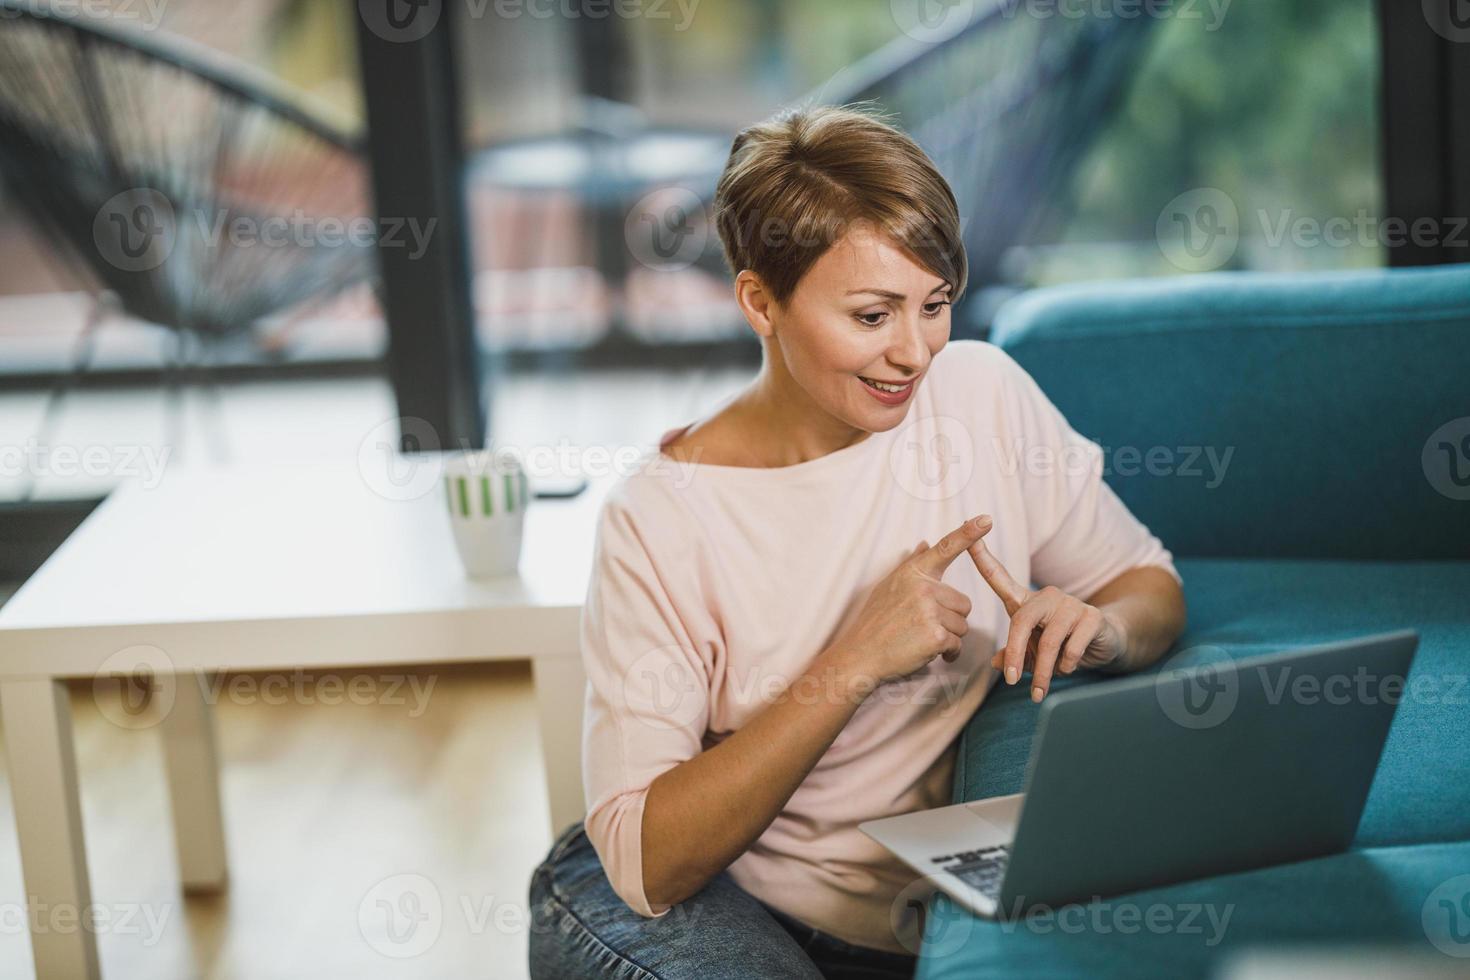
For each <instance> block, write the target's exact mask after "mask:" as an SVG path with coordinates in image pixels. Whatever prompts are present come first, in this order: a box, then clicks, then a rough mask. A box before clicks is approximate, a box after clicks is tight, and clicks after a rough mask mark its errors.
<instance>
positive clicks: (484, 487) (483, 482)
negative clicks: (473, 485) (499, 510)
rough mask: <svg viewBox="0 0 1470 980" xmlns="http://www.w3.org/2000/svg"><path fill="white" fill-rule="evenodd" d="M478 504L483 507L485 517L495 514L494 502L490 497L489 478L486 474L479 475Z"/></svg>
mask: <svg viewBox="0 0 1470 980" xmlns="http://www.w3.org/2000/svg"><path fill="white" fill-rule="evenodd" d="M480 506H481V507H482V508H484V511H485V516H486V517H491V516H493V515H494V514H495V502H494V501H493V500H491V499H490V478H489V477H488V476H482V477H480Z"/></svg>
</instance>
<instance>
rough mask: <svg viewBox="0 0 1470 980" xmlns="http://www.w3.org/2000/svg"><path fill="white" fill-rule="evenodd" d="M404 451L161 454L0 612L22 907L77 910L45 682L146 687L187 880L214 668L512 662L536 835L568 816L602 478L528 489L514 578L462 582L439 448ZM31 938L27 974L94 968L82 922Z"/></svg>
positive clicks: (62, 768)
mask: <svg viewBox="0 0 1470 980" xmlns="http://www.w3.org/2000/svg"><path fill="white" fill-rule="evenodd" d="M419 459H420V463H419V468H418V469H416V470H412V471H410V472H408V473H405V472H404V471H402V470H401V469H400V470H399V471H396V472H395V473H394V475H392V476H390V475H389V474H388V472H387V471H386V470H384V469H383V468H382V467H381V466H375V465H373V464H371V463H369V464H359V463H358V462H356V461H347V462H340V463H339V462H322V463H309V464H282V465H277V466H269V467H264V466H250V467H238V468H234V467H226V468H186V467H182V466H172V467H170V468H168V469H167V471H166V473H165V476H164V478H163V480H162V482H161V483H160V484H159V485H158V486H156V487H148V486H145V485H144V484H143V483H142V482H141V481H140V480H136V479H135V480H133V481H130V482H124V483H122V484H121V485H120V486H119V487H118V488H117V489H116V490H115V491H113V492H112V493H111V494H110V495H109V496H108V498H107V499H106V500H105V501H104V502H103V503H102V504H100V505H99V506H98V508H97V509H96V511H94V512H93V513H92V514H91V515H90V516H89V517H88V518H87V519H86V521H84V522H83V523H82V525H81V526H80V527H79V528H78V529H77V530H76V531H75V532H74V533H73V534H72V535H71V537H70V538H68V539H67V541H66V542H65V543H64V544H63V545H62V546H61V547H60V548H59V549H58V550H57V551H56V553H55V554H53V555H52V556H51V558H50V559H49V560H47V562H46V563H45V564H44V565H43V566H42V567H41V568H40V570H39V571H37V572H36V574H35V575H34V576H32V577H31V578H30V579H29V580H28V581H27V582H26V583H25V584H24V585H23V586H22V587H21V589H20V590H19V591H18V592H17V593H16V594H15V595H14V596H13V597H12V598H11V599H10V601H9V602H8V603H7V604H6V605H5V606H4V607H0V719H3V722H4V726H5V742H6V749H7V755H8V758H9V765H10V779H11V785H12V797H13V799H14V806H15V818H16V826H17V830H18V833H19V838H20V849H21V863H22V869H23V872H24V876H25V886H26V894H27V896H28V901H31V902H37V903H44V905H46V906H49V907H51V908H71V909H76V910H85V909H87V908H88V907H89V906H90V904H91V897H90V895H91V892H90V887H89V884H88V875H87V859H86V848H85V846H84V844H83V839H82V824H81V813H80V804H79V797H78V790H77V768H76V759H75V755H74V753H73V749H72V732H71V717H70V708H69V703H68V700H67V692H66V686H65V683H64V681H65V680H66V679H69V678H97V677H99V676H103V677H112V676H115V675H117V674H118V673H119V672H123V673H127V672H128V670H129V669H130V667H133V666H146V667H150V668H151V669H152V670H153V671H155V672H156V673H157V675H158V678H159V682H158V691H157V694H156V695H155V700H156V702H157V704H156V705H155V707H154V709H153V710H154V712H155V713H154V715H152V716H150V717H155V718H157V723H158V724H159V725H160V726H161V732H162V735H163V743H164V747H165V755H166V759H167V769H168V779H169V792H170V797H171V801H172V806H173V817H174V833H175V839H176V844H177V849H178V860H179V871H180V877H181V879H182V885H183V887H184V888H185V889H186V890H195V889H206V890H207V889H216V888H220V887H222V886H223V885H224V883H225V879H226V861H225V844H224V830H223V822H222V819H221V809H220V794H219V781H218V776H217V772H216V763H215V741H214V731H213V723H212V712H211V709H210V704H211V702H212V700H213V697H214V695H212V694H211V693H210V692H211V691H216V690H218V687H217V686H211V685H207V684H206V683H204V679H205V678H207V677H209V676H210V673H211V672H214V671H221V670H253V671H259V670H267V671H269V670H281V671H298V670H304V671H313V670H315V671H320V670H321V669H323V668H347V667H371V666H375V665H393V664H396V665H412V664H433V663H448V662H464V661H488V660H530V661H531V664H532V669H533V672H534V676H535V687H536V699H537V703H538V709H539V713H540V719H541V726H540V727H541V747H542V753H543V757H544V763H545V767H546V785H547V794H548V798H549V800H550V804H551V806H550V809H551V823H552V830H553V831H554V832H555V831H559V830H561V829H562V828H564V827H566V826H567V825H569V824H570V823H572V822H574V821H576V820H578V819H580V818H581V816H582V812H583V800H582V789H581V775H580V767H579V760H580V748H581V745H580V742H581V719H582V715H581V712H582V702H583V696H584V686H585V683H586V682H585V678H584V675H583V673H582V669H581V662H580V659H579V655H578V621H579V618H580V615H581V608H582V603H583V600H584V599H585V597H586V591H587V581H588V575H589V572H590V569H591V562H592V549H593V541H594V534H595V529H596V520H597V513H598V508H599V506H600V504H601V501H602V498H603V497H604V496H605V494H606V492H607V490H608V488H609V487H610V486H611V484H612V482H613V479H612V478H611V477H603V478H599V479H595V480H594V481H593V483H592V486H591V487H589V488H588V489H587V490H586V491H584V492H583V493H582V494H581V495H580V496H578V497H575V498H570V499H566V500H549V499H538V500H535V501H533V503H532V506H531V508H530V509H529V511H528V512H527V517H526V521H527V523H526V533H525V540H524V546H523V552H522V557H521V564H520V574H519V575H518V576H509V577H504V578H498V579H484V580H478V581H477V580H470V579H467V578H466V577H465V576H464V574H463V572H462V571H461V568H460V565H459V563H458V560H457V557H456V555H455V552H454V544H453V539H452V537H451V534H450V530H449V524H448V520H447V518H446V515H445V513H444V506H445V500H444V493H443V489H442V487H441V486H440V485H439V484H438V482H437V481H436V480H435V479H434V474H435V473H436V472H437V460H436V459H432V458H419ZM426 474H427V475H426ZM121 723H124V724H131V723H133V722H132V721H131V720H130V719H122V720H121ZM141 723H147V722H146V721H145V722H141ZM406 723H411V722H406ZM503 748H507V749H516V750H519V748H520V747H519V746H505V747H503ZM28 921H32V922H34V921H36V920H35V918H34V917H31V916H28ZM31 943H32V947H33V949H34V952H35V963H36V975H37V976H38V977H39V978H41V980H49V978H52V977H58V978H68V980H71V978H87V980H95V978H97V977H98V976H99V969H98V965H97V949H96V938H95V936H94V935H93V934H91V933H90V932H88V931H86V930H84V929H75V930H69V931H63V930H48V931H41V932H36V931H33V932H32V935H31Z"/></svg>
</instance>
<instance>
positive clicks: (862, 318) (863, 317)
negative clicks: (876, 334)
mask: <svg viewBox="0 0 1470 980" xmlns="http://www.w3.org/2000/svg"><path fill="white" fill-rule="evenodd" d="M853 315H854V316H856V317H857V321H858V322H859V323H861V324H863V325H864V326H867V327H876V326H878V325H879V324H881V323H882V322H883V318H884V317H886V316H887V315H888V313H887V311H885V310H879V311H878V312H876V313H855V314H853Z"/></svg>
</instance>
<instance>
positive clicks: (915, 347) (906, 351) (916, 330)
mask: <svg viewBox="0 0 1470 980" xmlns="http://www.w3.org/2000/svg"><path fill="white" fill-rule="evenodd" d="M928 359H929V345H928V343H927V342H926V341H925V340H924V331H923V329H922V328H921V327H920V326H919V323H918V319H917V317H915V318H913V319H912V320H909V321H908V322H906V323H905V324H904V326H903V330H902V332H901V333H900V335H899V336H898V337H897V338H896V339H895V340H894V343H893V346H892V347H890V348H889V349H888V360H889V362H890V363H891V364H893V365H894V366H895V367H898V368H903V369H904V370H907V371H909V372H911V373H915V374H917V373H918V372H919V371H921V370H923V368H924V364H925V362H926V361H927V360H928Z"/></svg>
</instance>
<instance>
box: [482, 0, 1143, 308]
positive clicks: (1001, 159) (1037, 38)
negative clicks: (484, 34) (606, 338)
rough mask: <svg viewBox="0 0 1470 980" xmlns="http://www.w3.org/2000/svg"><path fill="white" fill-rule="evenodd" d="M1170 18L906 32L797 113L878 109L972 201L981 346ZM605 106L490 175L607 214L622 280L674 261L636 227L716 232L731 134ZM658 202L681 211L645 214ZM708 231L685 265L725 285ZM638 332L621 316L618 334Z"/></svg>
mask: <svg viewBox="0 0 1470 980" xmlns="http://www.w3.org/2000/svg"><path fill="white" fill-rule="evenodd" d="M958 9H963V8H962V7H961V8H958ZM1155 20H1156V19H1155V18H1149V17H1139V16H1089V17H1082V18H1078V17H1063V16H1060V15H1058V16H1054V17H1049V18H1047V17H1038V16H1032V15H1029V14H1027V13H1026V12H1024V11H1022V10H1020V8H1018V7H1016V5H1014V4H1008V3H1002V2H995V3H993V4H991V5H989V6H980V7H978V8H977V9H976V10H975V12H974V13H973V14H972V15H971V16H969V17H967V18H965V20H964V22H963V23H958V24H956V26H954V27H953V28H952V29H950V30H948V31H947V32H945V33H943V34H937V33H935V32H932V31H929V30H927V29H924V30H919V31H915V34H919V35H921V36H918V37H915V36H909V35H903V36H901V37H899V38H898V39H896V40H894V41H892V42H890V43H888V44H886V45H884V46H883V47H881V48H879V49H878V50H877V51H875V52H873V53H872V54H871V55H869V56H868V57H866V58H864V59H862V60H861V61H859V62H857V63H856V64H854V65H852V66H850V67H848V68H847V69H844V70H843V71H841V72H839V73H837V74H836V75H835V76H833V77H832V78H830V79H828V80H827V81H826V82H824V83H823V84H822V85H820V86H818V87H817V88H816V89H815V90H814V91H812V92H809V93H806V94H805V95H804V96H802V97H800V98H798V99H796V100H794V101H793V102H792V103H790V104H791V105H811V104H825V105H843V104H849V103H854V102H867V103H871V104H872V105H874V106H875V107H876V108H878V109H881V110H885V111H887V112H890V113H892V114H893V115H894V116H896V117H897V121H898V123H899V124H900V125H901V126H903V127H904V129H905V130H906V131H907V132H909V133H910V135H912V136H913V137H914V138H915V139H916V140H917V141H918V142H919V144H920V145H921V146H923V147H924V149H925V150H926V151H927V152H928V153H929V154H930V156H931V157H932V158H933V159H934V161H935V163H936V164H937V165H938V167H939V169H940V171H941V172H943V173H944V175H945V177H946V178H947V179H948V180H949V182H950V184H951V186H952V187H953V188H954V191H955V195H956V197H957V198H958V200H959V205H960V214H961V217H962V220H963V223H964V239H965V250H966V254H967V257H968V259H969V263H970V269H971V281H972V283H973V284H974V287H975V288H974V290H973V291H972V292H971V293H970V294H969V296H968V297H967V300H966V305H967V306H969V307H971V309H968V310H962V311H960V312H959V316H960V317H961V319H960V320H959V321H958V322H959V324H961V330H962V331H963V332H964V333H969V334H979V333H981V332H983V329H984V324H985V319H986V310H985V309H984V308H985V307H987V306H989V305H991V303H992V302H993V300H985V299H982V298H980V297H982V296H983V294H984V293H985V291H986V289H987V287H998V286H999V284H1001V283H1003V282H1004V281H1005V274H1004V270H1003V268H1002V263H1003V259H1004V257H1005V255H1006V253H1007V251H1008V250H1009V249H1011V248H1012V247H1013V246H1016V245H1020V244H1025V243H1028V242H1031V241H1035V240H1037V239H1038V238H1039V236H1042V235H1043V234H1045V233H1046V232H1047V231H1049V230H1052V229H1055V228H1056V227H1058V226H1059V225H1060V224H1061V222H1063V221H1064V220H1065V218H1066V217H1067V215H1068V214H1069V213H1070V212H1071V202H1070V194H1069V192H1070V189H1071V183H1072V178H1073V176H1074V174H1075V173H1076V168H1077V165H1078V163H1079V162H1080V161H1081V160H1082V158H1083V157H1084V155H1085V154H1086V152H1087V150H1088V149H1089V148H1090V147H1091V146H1092V145H1093V143H1094V141H1095V139H1096V137H1097V136H1098V134H1099V133H1100V132H1102V130H1103V128H1104V127H1105V126H1106V125H1107V122H1108V120H1109V119H1110V118H1111V117H1112V113H1113V111H1114V110H1115V109H1116V108H1117V107H1118V106H1119V105H1121V104H1122V102H1123V99H1124V96H1125V94H1126V92H1127V89H1128V83H1129V82H1130V81H1131V80H1132V78H1133V77H1134V75H1135V73H1136V68H1137V65H1138V63H1139V60H1140V59H1141V57H1142V55H1143V53H1144V52H1145V51H1146V48H1147V41H1148V40H1149V38H1150V37H1151V35H1152V28H1153V26H1154V23H1155ZM917 26H919V27H921V28H922V27H923V25H917ZM589 105H590V109H589V112H588V113H587V116H588V118H589V120H590V119H593V118H596V119H600V120H603V121H604V123H605V125H604V126H603V128H602V129H600V130H594V129H593V128H592V127H590V125H589V126H584V127H582V128H581V129H579V130H578V131H576V132H572V133H566V134H561V135H555V136H549V137H539V138H537V139H536V140H532V141H526V142H524V143H510V144H504V145H500V146H492V147H489V148H487V149H485V150H484V151H482V152H481V154H480V155H479V157H478V159H477V163H476V170H475V172H476V173H477V175H478V177H479V179H483V180H486V181H487V182H489V183H492V184H496V185H499V186H505V187H511V188H517V189H538V188H539V189H558V190H569V191H572V192H574V193H576V194H577V195H578V196H579V197H580V198H581V199H582V200H583V201H584V202H586V203H587V205H588V206H589V208H590V210H591V212H592V215H593V219H594V224H595V226H596V229H597V233H596V236H595V237H596V243H597V246H598V247H597V253H598V266H599V271H600V272H601V274H602V275H603V277H604V278H605V279H608V280H610V281H612V280H616V279H617V278H619V277H622V276H624V275H626V274H627V272H628V269H629V268H630V262H629V255H628V251H629V249H630V248H631V249H632V250H633V252H634V255H633V257H634V258H636V259H638V260H639V261H641V262H643V263H644V264H649V265H653V266H654V267H658V266H659V264H660V263H659V261H658V257H657V256H651V255H648V254H637V253H638V252H640V251H641V252H644V253H647V252H649V249H648V248H647V247H645V248H643V249H637V248H633V246H634V242H633V240H632V238H631V236H629V237H628V240H627V241H626V242H625V241H624V221H625V219H626V220H628V221H630V222H632V221H634V220H636V219H643V220H644V221H645V223H647V224H650V225H652V226H654V227H655V228H656V227H657V226H659V225H660V224H662V223H666V222H669V221H673V222H675V223H684V222H685V221H686V219H687V221H690V222H699V221H703V220H704V216H702V215H700V214H698V213H697V211H698V210H699V209H698V208H696V207H694V206H693V205H696V204H697V205H700V206H702V208H703V210H704V211H705V213H706V215H707V213H708V210H709V207H710V205H711V204H712V202H713V197H714V188H715V181H716V179H717V178H718V176H719V172H720V170H721V169H722V167H723V166H724V162H725V159H726V155H727V154H728V152H729V145H730V137H731V134H723V135H721V134H718V133H709V132H698V131H693V130H690V131H686V132H682V133H670V132H668V131H666V130H658V129H654V128H651V127H648V126H646V124H645V123H644V122H643V120H642V117H641V115H640V114H639V112H638V111H637V110H636V109H635V108H633V107H631V106H626V105H621V104H618V103H610V102H607V101H606V100H589ZM591 109H595V110H599V111H595V112H594V111H590V110H591ZM662 147H670V148H672V149H667V150H663V149H661V148H662ZM650 150H651V152H650ZM548 161H549V162H548ZM660 186H664V187H668V186H673V187H677V188H681V189H682V190H683V191H686V192H688V193H687V194H685V195H684V198H685V199H686V200H687V201H688V202H689V204H688V206H685V205H681V204H679V203H677V202H678V200H679V198H677V197H676V198H674V200H675V202H676V203H675V204H673V205H670V206H668V207H660V206H659V203H658V200H657V199H656V198H650V197H649V196H648V195H650V192H651V191H653V190H654V189H655V188H658V187H660ZM650 202H651V204H652V206H653V207H654V208H657V209H658V210H659V211H662V212H667V213H655V214H637V213H636V211H637V210H638V209H639V207H640V206H646V204H647V203H650ZM630 214H631V217H630ZM695 231H696V232H697V234H696V235H695V236H693V238H691V239H690V240H697V241H699V242H702V243H703V244H704V248H703V251H701V252H699V253H698V254H685V253H683V252H681V253H679V254H677V255H675V256H673V258H674V259H676V260H677V261H675V262H672V263H669V267H673V268H677V267H682V266H684V265H688V264H694V265H697V266H698V267H699V268H702V269H704V270H706V271H708V272H712V273H715V274H717V275H723V274H725V272H726V270H725V266H724V258H723V255H722V253H721V251H720V248H719V242H718V240H717V238H716V236H715V234H714V232H713V228H710V227H706V228H702V229H695ZM999 288H1001V289H1002V291H1003V290H1004V287H999ZM626 332H627V331H626V327H625V326H624V325H623V324H621V323H620V322H619V318H618V316H617V315H616V313H615V315H614V317H613V323H612V324H611V334H612V335H613V336H614V337H617V336H618V335H620V334H625V333H626Z"/></svg>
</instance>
